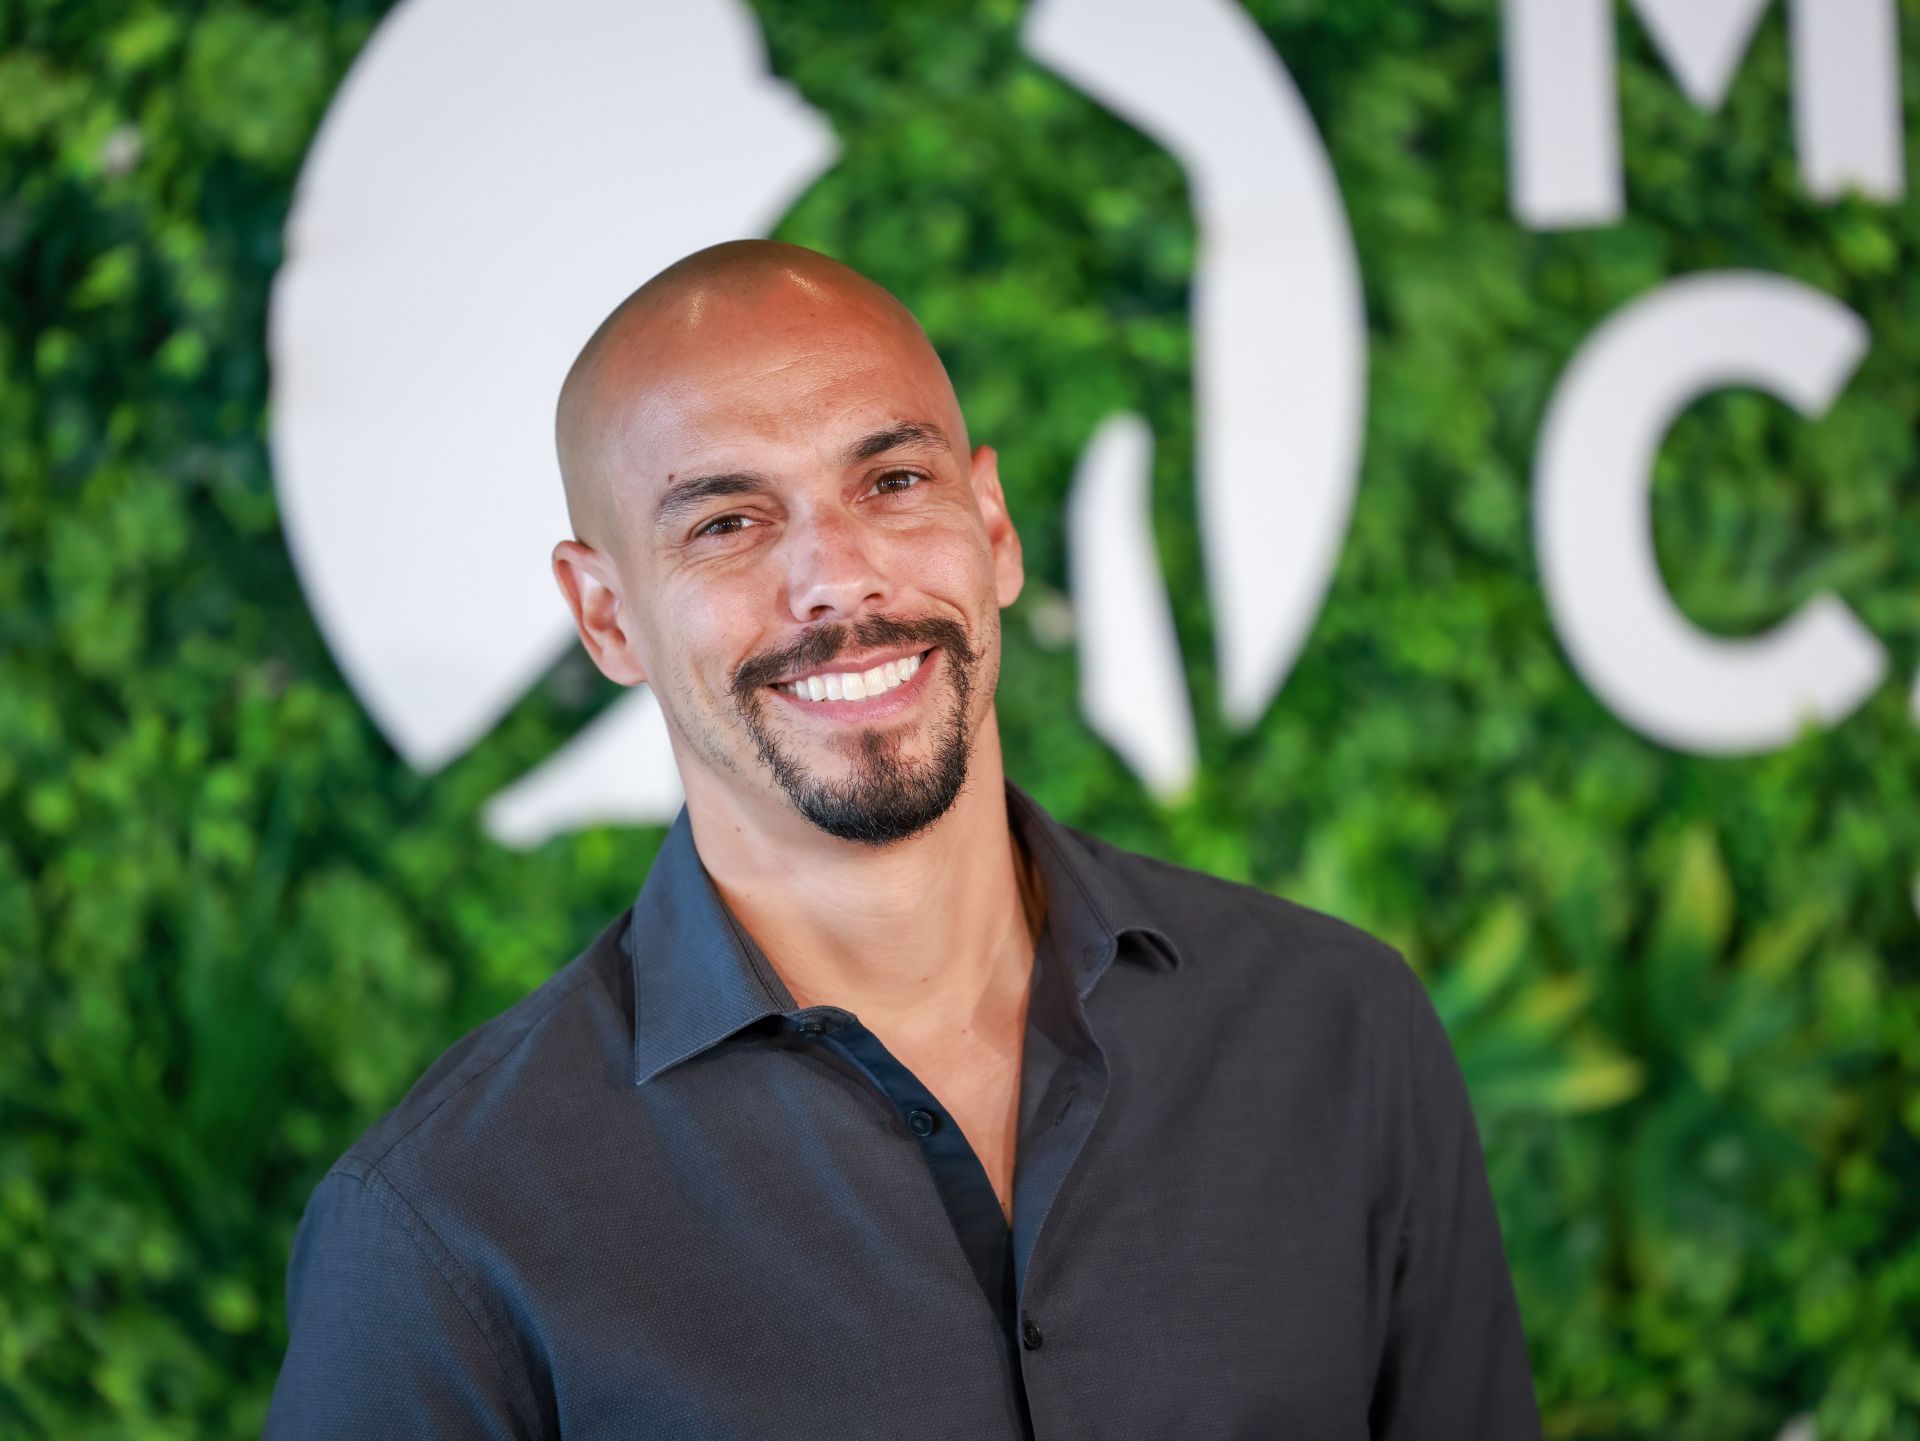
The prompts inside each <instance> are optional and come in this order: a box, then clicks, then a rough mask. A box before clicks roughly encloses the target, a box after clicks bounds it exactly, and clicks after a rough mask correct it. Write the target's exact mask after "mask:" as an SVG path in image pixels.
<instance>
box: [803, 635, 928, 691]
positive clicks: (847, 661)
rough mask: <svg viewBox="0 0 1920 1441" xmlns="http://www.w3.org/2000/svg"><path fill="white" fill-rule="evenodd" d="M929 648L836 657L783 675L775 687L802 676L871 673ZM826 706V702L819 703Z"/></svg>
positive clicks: (901, 647) (906, 647)
mask: <svg viewBox="0 0 1920 1441" xmlns="http://www.w3.org/2000/svg"><path fill="white" fill-rule="evenodd" d="M928 649H929V648H928V647H927V646H924V645H897V646H894V647H893V648H892V649H890V650H875V651H868V652H867V653H866V654H865V655H843V656H836V657H835V658H834V659H833V660H831V661H829V662H827V664H825V665H821V666H815V667H814V668H813V669H812V670H803V671H800V672H799V673H798V674H796V675H783V676H781V677H780V679H779V680H777V681H773V682H770V684H773V685H792V684H793V683H794V682H795V681H797V680H799V679H800V677H801V676H806V675H825V674H826V673H827V672H828V671H833V672H835V673H839V672H844V671H870V670H872V669H873V668H874V667H875V666H877V665H885V664H886V663H887V662H888V661H890V660H905V659H906V658H907V657H908V656H915V655H924V654H925V653H926V652H927V650H928ZM819 704H822V705H824V704H825V702H824V701H822V702H819Z"/></svg>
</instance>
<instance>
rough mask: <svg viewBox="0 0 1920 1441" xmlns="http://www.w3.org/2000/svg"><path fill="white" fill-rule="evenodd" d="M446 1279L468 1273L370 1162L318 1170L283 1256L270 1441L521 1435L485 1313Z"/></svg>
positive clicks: (518, 1408)
mask: <svg viewBox="0 0 1920 1441" xmlns="http://www.w3.org/2000/svg"><path fill="white" fill-rule="evenodd" d="M456 1286H459V1287H461V1288H462V1289H465V1288H466V1281H465V1277H464V1274H463V1273H461V1272H459V1271H458V1269H457V1268H456V1267H455V1263H454V1262H453V1258H452V1257H451V1256H449V1255H448V1254H447V1253H446V1250H445V1248H444V1247H443V1246H441V1245H440V1242H439V1239H438V1238H437V1237H436V1236H434V1234H433V1233H432V1231H431V1230H429V1229H428V1228H427V1226H426V1224H425V1222H424V1221H422V1220H421V1219H420V1218H419V1216H418V1215H417V1214H416V1213H415V1212H414V1211H413V1209H412V1207H410V1206H409V1205H408V1204H407V1202H406V1200H405V1199H404V1198H403V1197H402V1196H401V1195H400V1194H399V1193H398V1192H397V1191H395V1190H394V1189H393V1187H392V1186H391V1185H390V1184H388V1183H387V1181H386V1179H385V1178H384V1177H383V1176H382V1175H381V1174H380V1173H379V1172H378V1171H373V1170H371V1169H369V1170H367V1171H366V1173H365V1174H364V1175H355V1174H353V1173H352V1172H349V1171H340V1170H336V1171H334V1172H333V1173H332V1174H331V1175H329V1176H327V1177H326V1179H324V1180H323V1181H321V1183H320V1185H319V1186H318V1187H317V1188H316V1189H315V1190H314V1193H313V1197H312V1199H311V1200H310V1201H309V1202H308V1203H307V1210H306V1214H305V1215H304V1216H303V1217H302V1218H301V1221H300V1227H299V1230H298V1231H297V1232H296V1233H295V1236H294V1243H293V1255H292V1257H291V1259H290V1260H289V1261H288V1263H287V1325H288V1330H289V1332H290V1336H289V1340H288V1345H287V1354H286V1358H285V1360H284V1361H283V1362H282V1363H281V1367H280V1378H279V1380H278V1382H277V1383H276V1384H275V1386H274V1392H273V1401H272V1405H271V1407H270V1409H269V1411H268V1413H267V1424H266V1431H265V1437H266V1441H307V1438H320V1437H329V1438H331V1437H341V1438H347V1437H351V1438H354V1441H380V1438H388V1437H391V1438H400V1437H406V1438H409V1441H425V1438H432V1437H461V1438H467V1437H472V1438H501V1441H505V1438H520V1437H525V1436H527V1435H528V1434H529V1432H528V1430H527V1428H526V1427H525V1425H524V1424H523V1420H524V1417H525V1415H526V1411H525V1407H524V1406H523V1405H522V1404H520V1403H522V1402H523V1401H524V1397H523V1396H520V1395H517V1394H516V1389H517V1388H516V1387H515V1385H514V1384H513V1381H512V1378H511V1377H510V1376H509V1373H508V1371H507V1369H506V1367H505V1366H504V1365H503V1363H502V1359H501V1357H500V1355H499V1354H498V1352H497V1351H496V1350H495V1348H494V1345H493V1337H492V1335H491V1334H490V1333H489V1331H488V1330H487V1328H486V1321H485V1313H484V1312H482V1311H480V1310H479V1309H478V1307H477V1306H476V1305H474V1304H473V1300H474V1298H473V1297H472V1296H471V1294H468V1295H465V1296H463V1295H462V1293H461V1289H456Z"/></svg>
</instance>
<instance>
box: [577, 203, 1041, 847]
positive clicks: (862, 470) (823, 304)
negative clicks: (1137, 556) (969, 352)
mask: <svg viewBox="0 0 1920 1441" xmlns="http://www.w3.org/2000/svg"><path fill="white" fill-rule="evenodd" d="M556 439H557V443H558V447H559V453H560V470H561V475H562V477H563V479H564V480H565V482H566V490H567V507H568V513H569V515H570V516H571V518H572V522H573V528H574V537H575V538H574V539H573V540H566V541H562V542H561V543H560V544H559V545H558V546H556V547H555V548H554V554H553V566H554V574H555V576H556V578H557V579H558V580H559V582H560V587H561V590H562V592H563V593H564V594H565V596H566V598H567V603H568V605H569V607H570V608H571V609H572V611H573V615H574V620H575V623H576V625H577V626H578V627H579V630H580V636H581V639H582V641H583V642H584V644H585V645H586V648H587V651H588V653H589V654H590V655H591V656H592V657H593V660H594V662H595V664H597V665H598V666H599V667H600V669H601V670H602V671H604V672H605V673H606V674H607V675H608V676H609V677H610V678H612V679H613V680H616V681H619V682H620V683H622V684H624V685H632V684H635V683H637V682H641V681H644V682H647V683H648V684H649V685H651V686H652V687H653V690H654V693H655V695H656V696H657V697H658V699H659V702H660V705H661V709H662V710H663V711H664V713H665V715H666V719H667V724H668V730H669V733H670V734H671V736H672V739H673V746H674V754H675V757H676V759H677V760H678V762H679V765H680V771H681V776H682V779H683V780H684V781H685V783H686V787H687V792H688V796H689V800H690V801H693V800H694V799H695V798H696V797H697V796H700V795H712V794H715V793H716V792H715V790H714V788H715V787H719V788H722V789H723V790H724V792H726V793H728V794H729V795H730V796H731V798H732V799H733V801H734V802H735V803H736V804H741V805H746V806H753V805H757V804H763V803H764V804H774V805H791V806H792V807H793V808H795V809H797V810H798V811H799V812H800V814H802V815H804V816H805V817H807V818H808V819H809V820H811V821H812V822H813V823H814V824H815V825H817V826H819V827H820V828H821V829H823V830H825V831H827V832H829V833H830V834H833V835H836V836H839V837H842V838H843V839H847V840H853V841H861V842H865V843H867V844H871V845H882V844H886V843H889V842H892V841H895V840H899V839H902V838H904V837H906V836H909V835H912V834H914V833H916V832H918V831H920V830H922V829H924V828H925V827H926V826H928V825H930V824H932V823H933V822H934V821H935V820H938V819H939V817H940V816H941V815H943V814H944V813H945V812H946V811H947V809H948V808H949V807H950V806H951V805H952V804H953V802H954V800H955V798H956V797H957V796H958V794H959V792H960V789H961V787H962V785H963V784H964V783H965V781H966V779H967V776H968V770H969V765H970V760H971V755H972V747H973V741H974V738H975V736H976V735H977V734H978V733H979V731H980V727H981V726H982V725H983V724H985V723H986V722H987V721H988V720H989V719H990V718H991V715H992V704H993V692H994V688H995V686H996V684H997V682H998V678H999V667H1000V608H1001V607H1002V606H1006V605H1010V604H1011V603H1012V602H1013V600H1014V598H1015V597H1016V596H1017V595H1018V594H1019V592H1020V586H1021V580H1022V571H1021V558H1020V541H1019V537H1018V536H1017V535H1016V534H1015V533H1014V530H1013V526H1012V523H1011V522H1010V520H1009V519H1008V517H1007V511H1006V503H1005V500H1004V497H1003V496H1002V494H1001V490H1000V481H999V475H998V471H997V469H996V465H995V457H994V454H993V451H992V450H991V449H989V448H988V447H986V446H981V447H979V448H978V449H975V450H972V451H971V452H970V451H969V449H968V444H967V435H966V426H965V422H964V421H963V420H962V419H961V415H960V406H959V403H958V401H957V400H956V399H955V397H954V393H953V387H952V385H951V383H950V382H949V381H948V379H947V374H946V370H945V368H944V367H943V366H942V365H941V363H940V359H939V357H938V356H937V355H936V354H935V353H934V350H933V347H932V345H931V344H929V343H928V341H927V338H926V336H925V334H924V333H923V332H922V331H921V329H920V327H919V325H918V323H917V322H915V320H914V318H913V316H912V315H911V314H910V313H909V312H908V311H907V310H906V308H905V307H904V306H902V305H901V304H900V303H899V302H898V301H897V300H895V299H894V298H893V297H892V296H891V295H889V294H888V293H887V292H886V291H885V290H883V289H881V288H880V287H879V286H878V285H875V284H874V283H873V282H872V281H870V280H867V279H866V278H865V277H863V276H861V275H859V274H857V273H856V272H854V271H852V270H849V269H848V268H847V267H845V266H843V265H841V264H839V263H838V262H836V261H833V260H830V259H828V258H827V257H826V256H823V255H820V254H817V253H816V252H814V251H811V250H805V249H802V248H800V247H798V246H792V245H782V244H778V243H776V242H773V241H758V240H756V241H733V242H729V243H727V244H725V245H716V246H713V247H711V248H709V249H707V250H702V251H698V252H696V253H695V254H693V255H690V256H688V257H687V258H686V259H684V260H681V261H679V262H678V263H677V264H675V265H672V266H670V267H668V268H667V269H666V270H664V271H662V272H661V273H660V274H659V275H656V276H655V277H654V278H653V279H651V280H649V281H648V282H647V283H646V284H645V285H643V286H641V287H640V289H638V290H637V291H635V292H634V293H633V294H632V295H630V296H629V297H628V298H627V299H626V300H625V301H623V302H622V303H621V304H620V306H619V307H618V308H616V309H615V310H614V312H613V313H612V314H611V315H610V316H608V317H607V319H606V320H605V321H604V322H603V323H602V324H601V326H600V328H599V329H598V330H596V331H595V332H594V334H593V336H592V338H591V339H589V340H588V342H587V344H586V346H585V348H584V349H583V350H582V351H581V352H580V356H579V358H578V359H577V360H576V361H575V362H574V365H573V368H572V370H571V371H570V372H569V373H568V375H567V379H566V383H565V385H564V386H563V387H562V389H561V393H560V403H559V412H558V416H557V422H556ZM849 675H857V676H859V677H860V679H859V680H858V681H856V682H851V683H850V682H847V681H846V680H845V679H844V677H846V676H849ZM796 683H798V684H797V685H796ZM870 689H871V690H877V691H879V692H880V693H879V694H868V693H867V692H868V691H869V690H870ZM815 691H818V692H820V693H821V694H822V695H823V696H825V697H826V698H824V699H814V698H813V694H814V692H815ZM850 696H858V697H859V698H849V697H850ZM835 697H838V698H835Z"/></svg>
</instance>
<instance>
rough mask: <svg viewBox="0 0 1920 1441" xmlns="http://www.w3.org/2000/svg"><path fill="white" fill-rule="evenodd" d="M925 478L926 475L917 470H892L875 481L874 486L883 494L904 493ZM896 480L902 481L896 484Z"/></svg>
mask: <svg viewBox="0 0 1920 1441" xmlns="http://www.w3.org/2000/svg"><path fill="white" fill-rule="evenodd" d="M925 480H926V477H925V476H924V475H922V474H920V472H919V471H917V470H890V471H888V472H887V473H886V474H885V475H883V476H881V477H880V478H879V479H878V480H876V481H875V482H874V483H873V488H874V489H875V490H877V491H878V492H879V493H880V494H882V495H904V494H905V493H906V492H907V491H909V490H911V489H913V488H914V486H915V485H917V484H921V483H923V482H924V481H925ZM894 481H900V482H902V483H901V484H899V485H894V484H892V482H894Z"/></svg>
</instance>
